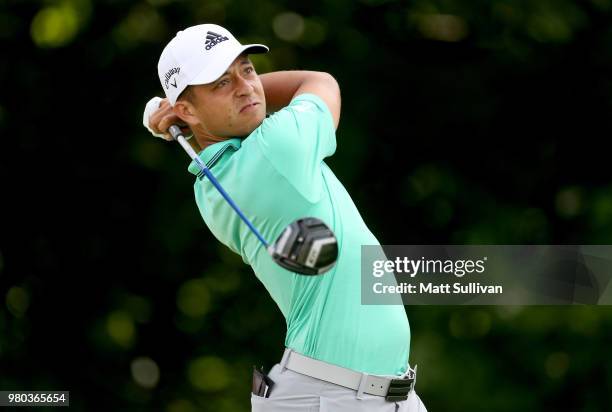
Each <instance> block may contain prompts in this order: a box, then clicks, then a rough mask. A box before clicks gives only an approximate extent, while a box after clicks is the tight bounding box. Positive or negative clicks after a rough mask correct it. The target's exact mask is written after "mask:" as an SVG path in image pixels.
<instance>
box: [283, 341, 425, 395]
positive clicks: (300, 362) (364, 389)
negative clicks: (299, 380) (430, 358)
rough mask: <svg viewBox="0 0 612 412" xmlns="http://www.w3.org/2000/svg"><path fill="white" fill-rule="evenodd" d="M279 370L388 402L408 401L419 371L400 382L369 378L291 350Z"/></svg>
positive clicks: (412, 371)
mask: <svg viewBox="0 0 612 412" xmlns="http://www.w3.org/2000/svg"><path fill="white" fill-rule="evenodd" d="M280 367H281V371H282V370H284V369H285V368H287V369H289V370H292V371H294V372H297V373H301V374H302V375H307V376H310V377H312V378H315V379H320V380H322V381H326V382H330V383H333V384H336V385H340V386H344V387H345V388H350V389H353V390H355V391H357V392H358V393H357V397H358V398H359V397H360V395H361V394H362V393H367V394H369V395H376V396H384V397H385V398H386V399H387V400H388V401H401V400H405V399H407V397H408V393H409V392H410V391H411V390H412V389H413V388H414V384H415V383H416V369H417V368H416V366H415V367H414V369H410V368H408V371H407V374H406V375H407V376H398V377H397V378H392V377H387V376H379V375H369V374H367V373H362V372H357V371H354V370H352V369H347V368H343V367H342V366H338V365H332V364H331V363H327V362H323V361H320V360H317V359H313V358H309V357H308V356H304V355H301V354H299V353H296V352H294V351H293V350H291V349H288V348H287V349H285V353H284V355H283V359H282V360H281V363H280Z"/></svg>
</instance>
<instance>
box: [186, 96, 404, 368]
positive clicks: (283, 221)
mask: <svg viewBox="0 0 612 412" xmlns="http://www.w3.org/2000/svg"><path fill="white" fill-rule="evenodd" d="M347 143H348V144H350V142H347ZM335 150H336V136H335V128H334V124H333V120H332V116H331V113H330V111H329V108H328V107H327V105H326V104H325V103H324V102H323V101H322V100H321V99H320V98H319V97H317V96H315V95H313V94H301V95H299V96H297V97H295V98H294V99H293V100H292V101H291V103H290V104H289V105H288V106H287V107H285V108H283V109H282V110H280V111H278V112H276V113H275V114H273V115H271V116H269V117H267V118H266V119H265V120H264V121H263V123H262V124H261V125H260V126H259V127H258V128H257V129H255V130H254V131H253V132H252V133H251V134H250V135H249V136H247V137H246V138H244V139H239V138H233V139H229V140H227V141H224V142H220V143H216V144H213V145H211V146H208V147H207V148H206V149H204V150H203V151H202V152H200V153H199V156H200V158H201V159H202V161H203V162H204V163H205V164H206V165H207V167H208V168H209V169H210V170H211V171H212V173H213V175H214V176H215V177H216V178H217V179H218V180H219V182H220V183H221V185H222V186H223V188H224V189H225V190H226V191H227V192H228V193H229V195H230V196H231V197H232V199H233V200H234V202H236V204H237V205H238V207H240V209H241V210H242V212H243V213H244V214H245V215H246V216H247V217H248V218H249V219H250V220H251V222H252V223H253V224H254V225H255V227H256V228H258V230H259V231H260V233H261V234H262V235H263V237H264V238H265V239H266V240H267V241H268V242H269V243H273V242H274V241H275V240H276V239H277V238H278V236H279V235H280V233H281V232H282V231H283V229H284V228H285V227H286V226H287V225H289V224H290V223H291V222H293V221H295V220H296V219H298V218H301V217H309V216H312V217H317V218H319V219H321V220H323V221H324V222H325V223H326V224H327V225H328V226H329V227H330V228H331V229H332V230H333V231H334V233H335V235H336V237H337V239H338V246H339V256H338V261H337V263H336V265H335V267H334V268H333V269H332V270H331V271H329V272H327V273H326V274H324V275H320V276H303V275H298V274H295V273H293V272H290V271H288V270H286V269H284V268H282V267H280V266H278V265H277V264H276V263H274V261H273V260H272V259H271V257H270V256H269V255H268V253H267V251H266V250H265V248H264V247H263V245H262V244H261V243H260V242H259V240H258V239H257V238H256V237H255V235H254V234H253V233H251V232H250V230H249V228H248V227H247V225H246V224H244V223H243V222H242V220H240V218H239V217H238V215H237V214H236V213H235V212H234V210H233V209H232V208H231V207H230V206H229V205H228V204H227V203H226V201H225V200H224V199H223V198H222V197H221V195H220V194H219V193H218V192H217V190H216V189H215V188H214V186H213V185H212V184H211V183H210V182H209V181H208V179H206V178H204V179H202V180H199V179H196V182H195V184H194V190H195V200H196V203H197V205H198V208H199V210H200V213H201V215H202V218H203V219H204V222H205V223H206V225H207V226H208V228H209V229H210V231H211V232H212V233H213V234H214V236H215V237H216V238H217V239H219V241H221V242H222V243H223V244H225V245H227V247H229V248H230V249H231V250H232V251H234V252H235V253H237V254H239V255H240V256H241V257H242V259H243V260H244V262H245V263H247V264H249V265H250V266H251V267H252V269H253V271H254V272H255V275H256V276H257V278H258V279H259V280H260V281H261V282H262V283H263V285H264V286H265V288H266V289H267V290H268V292H269V293H270V296H271V297H272V299H273V300H274V301H275V302H276V304H277V305H278V307H279V308H280V310H281V312H282V313H283V315H284V317H285V319H286V321H287V335H286V338H285V346H286V347H288V348H291V349H293V350H295V351H296V352H298V353H301V354H304V355H306V356H310V357H312V358H315V359H320V360H322V361H325V362H329V363H333V364H336V365H340V366H343V367H346V368H350V369H353V370H357V371H361V372H367V373H370V374H383V375H397V374H401V373H404V372H405V371H406V366H407V364H408V353H409V349H410V327H409V324H408V318H407V317H406V312H405V310H404V307H403V306H401V305H377V306H374V305H372V306H367V305H362V304H361V269H360V265H361V245H377V244H379V242H378V240H377V239H376V237H374V235H373V234H372V232H370V230H369V229H368V227H367V226H366V224H365V223H364V221H363V219H362V217H361V215H360V214H359V211H358V210H357V207H356V206H355V203H353V200H352V199H351V196H350V195H349V194H348V193H347V191H346V189H345V188H344V186H343V185H342V183H340V181H339V180H338V178H337V177H336V176H335V175H334V173H333V172H332V171H331V169H330V168H329V167H328V166H327V165H326V164H325V162H324V161H323V159H325V158H326V157H329V156H331V155H332V154H334V152H335ZM189 171H190V172H191V173H193V174H196V175H197V173H198V171H199V170H198V167H197V166H196V164H195V163H194V162H192V163H191V165H190V166H189Z"/></svg>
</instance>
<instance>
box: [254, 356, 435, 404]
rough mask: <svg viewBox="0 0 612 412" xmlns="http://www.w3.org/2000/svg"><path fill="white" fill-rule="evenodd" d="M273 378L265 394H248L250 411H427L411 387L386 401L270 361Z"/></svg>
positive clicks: (270, 375) (271, 376) (270, 374)
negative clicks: (398, 398)
mask: <svg viewBox="0 0 612 412" xmlns="http://www.w3.org/2000/svg"><path fill="white" fill-rule="evenodd" d="M268 376H269V377H270V379H272V380H273V381H274V388H273V389H272V392H271V394H270V397H269V398H263V397H261V396H257V395H253V394H251V411H252V412H287V411H290V412H291V411H300V412H366V411H368V412H370V411H372V412H427V409H425V405H423V402H421V399H420V398H419V396H418V395H417V394H416V392H415V391H414V390H413V391H411V392H410V394H409V396H408V399H407V400H405V401H401V402H388V401H386V400H385V398H384V397H382V396H374V395H367V394H363V396H362V397H361V399H358V398H357V391H354V390H352V389H348V388H345V387H343V386H338V385H335V384H333V383H329V382H325V381H322V380H319V379H315V378H311V377H310V376H306V375H302V374H299V373H296V372H294V371H292V370H289V369H285V370H284V371H281V367H280V364H278V363H277V364H276V365H274V367H273V368H272V369H271V370H270V373H269V374H268Z"/></svg>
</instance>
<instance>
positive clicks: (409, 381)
mask: <svg viewBox="0 0 612 412" xmlns="http://www.w3.org/2000/svg"><path fill="white" fill-rule="evenodd" d="M413 383H414V376H413V377H410V378H405V379H391V382H390V383H389V389H388V390H387V395H386V396H385V400H386V401H389V402H399V401H405V400H406V399H408V394H409V393H410V390H411V389H412V387H413Z"/></svg>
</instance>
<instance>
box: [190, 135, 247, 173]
mask: <svg viewBox="0 0 612 412" xmlns="http://www.w3.org/2000/svg"><path fill="white" fill-rule="evenodd" d="M241 145H242V139H240V138H239V137H234V138H232V139H228V140H225V141H223V142H218V143H214V144H211V145H210V146H208V147H206V149H204V150H202V151H201V152H200V153H198V156H199V157H200V160H202V162H203V163H204V164H205V165H206V167H207V168H209V169H210V168H212V167H213V166H214V165H215V163H216V162H217V160H219V159H220V158H221V155H223V153H225V151H226V150H229V149H233V150H234V151H236V150H238V149H240V146H241ZM187 170H189V171H190V172H191V173H193V174H194V175H196V176H197V174H198V173H200V168H199V167H198V165H197V164H196V163H195V162H194V161H193V160H192V161H191V163H190V164H189V167H188V168H187Z"/></svg>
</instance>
